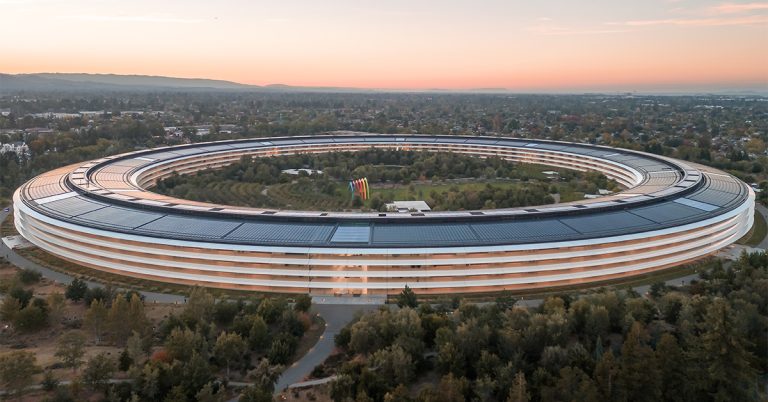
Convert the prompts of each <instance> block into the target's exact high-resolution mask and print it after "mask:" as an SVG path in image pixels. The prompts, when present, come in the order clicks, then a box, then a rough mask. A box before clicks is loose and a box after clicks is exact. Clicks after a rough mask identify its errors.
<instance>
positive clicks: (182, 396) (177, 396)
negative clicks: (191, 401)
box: [163, 385, 187, 402]
mask: <svg viewBox="0 0 768 402" xmlns="http://www.w3.org/2000/svg"><path fill="white" fill-rule="evenodd" d="M163 402H187V393H186V392H184V387H182V386H181V385H177V386H175V387H173V388H171V391H170V392H168V394H167V395H166V396H165V399H163Z"/></svg>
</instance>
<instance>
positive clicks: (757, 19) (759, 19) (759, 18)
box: [606, 15, 768, 27]
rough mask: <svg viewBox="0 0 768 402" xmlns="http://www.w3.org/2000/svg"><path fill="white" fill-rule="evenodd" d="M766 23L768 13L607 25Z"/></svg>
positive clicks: (688, 25)
mask: <svg viewBox="0 0 768 402" xmlns="http://www.w3.org/2000/svg"><path fill="white" fill-rule="evenodd" d="M766 23H768V15H753V16H748V17H723V18H666V19H657V20H633V21H624V22H609V23H607V24H606V25H624V26H630V27H646V26H658V25H672V26H686V27H711V26H729V25H761V24H766Z"/></svg>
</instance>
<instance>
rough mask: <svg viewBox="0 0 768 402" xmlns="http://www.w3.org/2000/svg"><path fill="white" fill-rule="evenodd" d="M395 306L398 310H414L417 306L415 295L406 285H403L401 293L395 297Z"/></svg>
mask: <svg viewBox="0 0 768 402" xmlns="http://www.w3.org/2000/svg"><path fill="white" fill-rule="evenodd" d="M397 306H398V307H400V308H404V307H410V308H416V307H418V306H419V302H418V300H417V299H416V293H414V292H413V290H411V288H410V287H409V286H408V285H405V288H403V291H402V292H400V294H399V295H398V296H397Z"/></svg>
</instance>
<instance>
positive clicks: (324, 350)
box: [275, 298, 381, 394]
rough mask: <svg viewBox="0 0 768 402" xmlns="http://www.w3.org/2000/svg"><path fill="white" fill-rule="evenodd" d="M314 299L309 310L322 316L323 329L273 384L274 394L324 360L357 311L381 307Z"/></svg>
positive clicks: (301, 378) (303, 376)
mask: <svg viewBox="0 0 768 402" xmlns="http://www.w3.org/2000/svg"><path fill="white" fill-rule="evenodd" d="M316 299H317V298H313V300H312V302H313V303H312V309H311V310H310V311H312V312H313V313H317V314H319V315H320V316H321V317H323V319H324V320H325V331H324V332H323V334H322V335H320V339H319V340H318V341H317V343H316V344H315V346H313V347H312V348H311V349H309V352H307V354H305V355H304V356H303V357H302V358H301V359H299V360H298V361H296V362H295V363H293V364H292V365H291V366H290V367H288V368H287V369H286V370H285V371H283V373H282V374H281V375H280V378H279V379H278V380H277V383H276V384H275V394H279V393H281V392H282V391H283V390H285V389H286V388H288V386H289V385H291V384H294V383H297V382H300V381H303V380H304V378H306V377H307V376H308V375H309V374H310V373H311V372H312V370H313V369H314V368H315V367H316V366H318V365H319V364H320V363H322V362H324V361H325V359H327V358H328V356H330V355H331V353H333V350H334V349H335V348H336V344H335V342H334V337H335V336H336V334H338V333H339V331H341V329H342V328H344V326H345V325H347V324H349V323H350V322H351V321H352V320H353V319H354V318H355V316H356V315H357V314H358V313H363V312H366V311H371V310H376V309H377V308H379V307H381V305H380V304H315V302H316Z"/></svg>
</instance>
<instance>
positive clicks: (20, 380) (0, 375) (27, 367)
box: [0, 350, 41, 396]
mask: <svg viewBox="0 0 768 402" xmlns="http://www.w3.org/2000/svg"><path fill="white" fill-rule="evenodd" d="M40 371H41V370H40V367H38V366H37V361H36V358H35V354H34V353H31V352H25V351H22V350H15V351H12V352H6V353H3V354H0V384H2V388H3V389H6V390H8V391H11V392H13V393H14V394H16V395H17V396H21V394H22V393H23V392H24V389H26V388H27V387H29V386H30V385H32V384H34V378H33V376H34V375H35V374H37V373H39V372H40Z"/></svg>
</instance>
